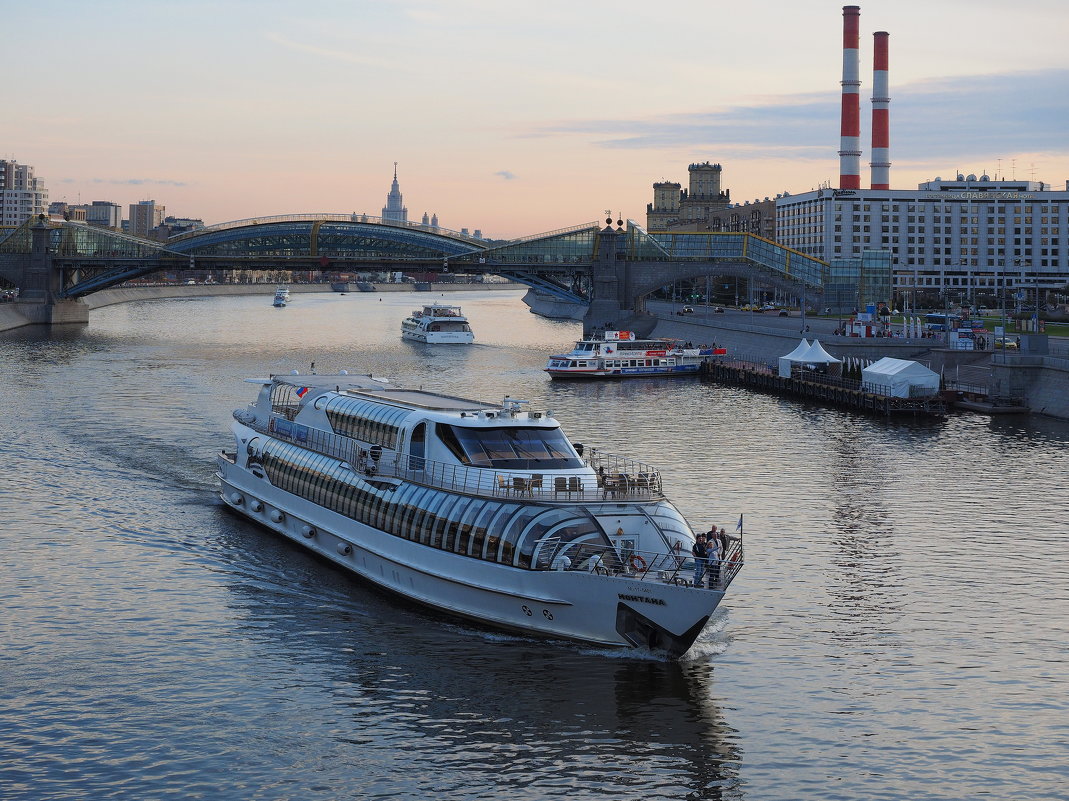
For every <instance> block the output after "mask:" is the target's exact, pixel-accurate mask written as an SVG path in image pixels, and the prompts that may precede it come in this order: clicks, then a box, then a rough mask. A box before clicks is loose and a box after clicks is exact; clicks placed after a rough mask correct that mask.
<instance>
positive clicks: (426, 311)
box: [412, 303, 467, 320]
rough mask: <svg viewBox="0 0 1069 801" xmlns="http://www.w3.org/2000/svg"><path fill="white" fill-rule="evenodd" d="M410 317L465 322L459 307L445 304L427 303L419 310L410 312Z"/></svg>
mask: <svg viewBox="0 0 1069 801" xmlns="http://www.w3.org/2000/svg"><path fill="white" fill-rule="evenodd" d="M412 316H413V317H415V318H417V319H420V318H430V319H435V320H439V319H444V320H458V319H459V320H465V319H467V318H466V317H464V314H463V312H462V311H461V310H460V307H459V306H449V305H447V304H445V303H427V304H425V305H424V306H423V307H422V308H421V309H417V310H416V311H414V312H412Z"/></svg>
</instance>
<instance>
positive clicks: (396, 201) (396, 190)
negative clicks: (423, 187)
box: [382, 161, 408, 223]
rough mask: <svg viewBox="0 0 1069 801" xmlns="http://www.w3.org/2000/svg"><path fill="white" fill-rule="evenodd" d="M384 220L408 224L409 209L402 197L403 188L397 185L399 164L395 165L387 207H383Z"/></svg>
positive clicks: (387, 197) (395, 163)
mask: <svg viewBox="0 0 1069 801" xmlns="http://www.w3.org/2000/svg"><path fill="white" fill-rule="evenodd" d="M382 219H383V220H385V221H387V222H401V223H404V222H408V209H407V208H405V204H404V199H403V198H402V197H401V187H399V186H398V185H397V162H396V161H395V162H394V163H393V185H392V186H391V187H390V194H388V195H387V196H386V205H385V206H383V207H382Z"/></svg>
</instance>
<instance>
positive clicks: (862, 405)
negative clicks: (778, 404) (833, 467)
mask: <svg viewBox="0 0 1069 801" xmlns="http://www.w3.org/2000/svg"><path fill="white" fill-rule="evenodd" d="M701 376H702V380H703V381H716V382H718V383H722V384H734V385H736V386H741V387H747V388H748V389H756V390H760V391H762V392H773V393H775V394H777V395H787V396H789V397H793V398H799V399H802V400H807V401H815V402H817V403H825V404H829V405H833V406H840V407H843V408H846V409H853V410H855V411H858V412H865V413H868V414H882V415H887V416H891V415H914V416H941V415H945V414H946V412H947V403H946V400H945V399H944V397H943V395H942V394H937V395H928V396H925V397H918V398H896V397H892V396H890V395H879V394H876V393H873V392H866V391H864V390H862V389H860V385H859V384H858V382H856V381H848V380H845V379H842V378H837V377H834V376H825V375H822V374H818V373H805V372H803V373H798V372H795V373H794V374H793V375H792V376H791V377H790V378H785V377H783V376H780V375H778V374H777V373H775V372H773V371H772V370H771V369H769V367H768V366H767V365H763V364H758V363H755V362H742V361H709V362H706V363H705V364H703V365H702V370H701Z"/></svg>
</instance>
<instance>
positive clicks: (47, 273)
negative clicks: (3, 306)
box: [3, 220, 89, 325]
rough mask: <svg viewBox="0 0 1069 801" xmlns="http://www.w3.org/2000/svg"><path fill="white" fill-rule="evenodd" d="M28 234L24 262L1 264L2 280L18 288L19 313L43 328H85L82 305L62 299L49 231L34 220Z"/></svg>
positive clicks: (85, 310)
mask: <svg viewBox="0 0 1069 801" xmlns="http://www.w3.org/2000/svg"><path fill="white" fill-rule="evenodd" d="M29 230H30V242H31V244H30V252H29V255H28V258H27V257H24V258H21V259H10V258H8V259H5V260H4V269H3V277H4V278H5V280H7V281H8V282H10V283H11V284H13V285H14V286H17V287H18V288H19V297H18V304H17V306H18V311H19V313H20V314H21V315H23V316H24V317H26V318H27V319H29V320H32V321H33V322H35V323H40V324H44V325H65V324H75V325H85V324H87V323H88V322H89V307H88V306H87V305H86V304H85V302H84V301H82V300H81V299H80V298H78V299H74V298H66V297H64V296H63V287H62V275H61V273H59V272H58V271H57V270H56V269H55V268H54V267H53V264H52V253H51V250H50V247H49V245H50V241H49V237H50V232H51V230H52V229H51V227H50V226H49V225H47V224H46V223H45V222H44V221H43V220H38V221H37V222H36V223H34V224H33V225H31V226H30V229H29Z"/></svg>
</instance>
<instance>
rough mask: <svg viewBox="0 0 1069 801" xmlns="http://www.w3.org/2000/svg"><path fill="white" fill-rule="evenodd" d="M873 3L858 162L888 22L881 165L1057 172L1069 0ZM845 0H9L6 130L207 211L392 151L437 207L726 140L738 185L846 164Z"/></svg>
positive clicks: (604, 186)
mask: <svg viewBox="0 0 1069 801" xmlns="http://www.w3.org/2000/svg"><path fill="white" fill-rule="evenodd" d="M858 5H860V6H861V31H862V34H861V79H862V86H861V97H862V120H863V123H862V142H863V148H864V149H865V152H864V153H863V154H862V157H861V160H862V181H863V185H867V181H868V162H869V159H870V156H869V153H868V152H867V151H868V136H869V132H868V116H869V113H870V111H869V109H870V103H869V97H870V96H871V89H872V81H871V72H872V35H871V34H872V32H873V31H878V30H886V31H889V32H890V34H891V37H890V85H891V98H892V99H891V161H892V162H893V166H892V167H891V184H892V186H893V187H895V188H914V187H915V186H916V184H917V183H918V182H919V181H923V180H925V179H929V178H933V177H935V176H942V177H952V176H953V175H954V173H956V172H958V171H960V172H963V173H976V174H977V175H979V174H981V173H983V172H987V173H989V174H992V175H994V174H995V172H996V171H998V172H1000V174H1002V175H1004V176H1005V177H1007V178H1009V177H1013V176H1014V175H1015V176H1016V177H1017V178H1018V179H1022V178H1034V180H1037V181H1039V180H1041V181H1046V182H1048V183H1050V184H1052V185H1053V188H1054V189H1065V187H1066V179H1069V135H1067V132H1069V112H1067V108H1069V49H1067V48H1066V45H1065V42H1066V40H1067V39H1069V5H1067V4H1066V3H1064V0H1018V2H1014V3H1006V2H995V0H870V1H869V2H859V3H858ZM842 6H843V3H842V2H814V0H766V2H764V3H760V4H754V5H753V6H746V5H745V4H739V3H738V2H731V3H721V2H717V0H705V1H704V2H689V1H686V0H665V2H660V3H649V2H631V1H630V0H621V1H620V2H615V3H576V2H560V1H559V0H540V2H529V3H518V2H509V1H508V0H453V1H450V2H446V0H440V1H438V0H398V1H397V2H391V1H390V0H385V1H383V0H379V2H363V0H350V1H348V2H345V1H343V0H320V2H316V3H293V2H285V3H283V2H274V0H256V2H245V1H244V0H241V1H237V2H236V1H234V0H230V1H229V2H228V1H227V0H223V2H218V0H213V2H210V3H209V2H200V1H199V0H187V2H183V3H173V2H155V0H140V2H136V3H135V2H109V1H108V0H98V1H97V2H93V3H73V2H66V1H65V0H64V1H62V2H57V3H53V4H48V5H41V4H33V3H15V2H11V0H9V1H8V2H6V3H4V4H3V6H2V8H3V16H2V18H0V19H2V20H3V26H4V28H5V29H6V34H5V47H4V50H3V55H2V59H3V63H4V66H5V68H4V74H5V76H6V78H5V92H4V95H5V100H6V102H5V113H4V114H3V115H2V116H0V157H6V158H14V159H16V160H17V161H19V162H20V163H23V164H30V165H33V167H34V168H35V170H36V174H37V175H38V177H40V178H43V179H44V180H45V183H46V187H47V188H48V191H49V197H50V200H53V201H55V200H67V201H68V202H89V201H92V200H110V201H113V202H116V203H120V204H122V205H123V206H124V207H125V206H126V205H127V204H129V203H133V202H137V201H138V200H144V199H154V200H156V201H157V202H158V203H161V204H163V205H165V206H166V207H167V213H168V214H173V215H176V216H181V217H200V218H202V219H204V221H205V222H207V223H214V222H222V221H226V220H234V219H241V218H247V217H255V216H264V215H275V214H291V213H306V212H308V213H310V212H333V213H345V212H353V211H355V212H360V213H367V214H372V215H378V214H379V213H380V210H381V208H382V206H383V205H384V203H385V199H386V193H387V192H388V191H389V188H390V181H391V179H392V173H393V163H394V162H395V161H396V162H399V179H400V184H401V190H402V192H403V193H404V198H405V204H406V205H407V206H408V209H409V218H410V219H416V220H418V219H419V218H420V217H421V216H422V214H423V212H425V211H426V212H430V213H437V214H438V216H439V218H440V221H441V224H442V225H443V226H444V227H446V228H452V229H460V228H461V227H467V228H471V229H476V228H479V229H482V231H483V233H484V234H485V235H487V236H492V237H498V238H508V237H515V236H522V235H526V234H532V233H538V232H543V231H550V230H553V229H556V228H561V227H565V226H569V225H574V224H577V223H583V222H588V221H591V220H596V219H598V218H601V217H602V216H604V211H605V210H606V209H611V210H612V211H613V213H614V215H616V214H621V215H623V216H624V217H631V218H634V219H637V220H640V221H644V219H645V210H646V203H648V202H649V201H651V200H652V189H651V184H652V183H653V182H654V181H659V180H675V181H680V182H682V183H684V185H685V183H686V176H687V169H686V168H687V165H688V164H689V163H691V162H696V161H706V160H709V161H717V162H720V163H721V164H722V165H723V167H724V172H723V181H724V185H725V187H727V188H728V189H730V190H731V196H732V199H733V200H735V201H744V200H753V199H755V198H763V197H765V196H766V195H767V196H771V195H775V194H776V193H779V192H782V191H784V190H786V191H790V192H792V193H798V192H804V191H808V190H809V189H812V188H815V187H816V186H818V185H819V184H821V183H823V182H825V181H831V182H832V183H835V182H836V181H837V178H838V159H837V156H836V151H837V150H838V134H839V91H840V88H839V80H840V72H841V68H842V55H841V52H842V51H841V44H842V33H841V31H842ZM748 8H752V9H753V11H747V10H746V9H748ZM1000 159H1001V168H1000V162H999V160H1000ZM124 216H125V208H124Z"/></svg>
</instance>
